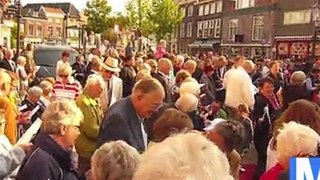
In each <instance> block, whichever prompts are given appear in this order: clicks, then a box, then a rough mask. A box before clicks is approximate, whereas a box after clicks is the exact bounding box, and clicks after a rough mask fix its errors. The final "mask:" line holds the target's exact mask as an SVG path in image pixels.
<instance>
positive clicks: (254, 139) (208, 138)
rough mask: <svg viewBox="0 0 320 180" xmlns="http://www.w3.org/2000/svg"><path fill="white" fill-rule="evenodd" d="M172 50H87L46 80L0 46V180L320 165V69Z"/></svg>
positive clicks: (207, 178)
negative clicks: (308, 160) (305, 162)
mask: <svg viewBox="0 0 320 180" xmlns="http://www.w3.org/2000/svg"><path fill="white" fill-rule="evenodd" d="M165 44H166V43H165V41H161V42H160V43H159V45H158V48H157V51H156V52H155V53H151V52H147V53H143V52H134V51H133V48H130V46H128V47H127V48H119V49H112V48H110V49H107V50H106V51H105V52H100V51H99V50H98V49H91V50H90V54H88V55H86V57H84V56H83V54H79V55H78V56H77V57H76V59H75V63H74V64H70V57H71V56H70V54H69V52H68V51H64V52H62V54H61V57H57V65H56V71H55V77H42V78H41V79H40V80H39V77H37V66H36V65H35V62H34V58H33V47H32V45H28V46H27V47H26V49H25V50H24V51H23V52H22V53H21V55H19V56H18V57H16V58H14V60H13V52H12V51H11V50H10V49H7V48H4V47H2V48H1V51H0V59H1V60H0V68H1V69H0V178H4V179H11V178H13V179H17V180H20V179H21V180H33V179H34V180H39V179H41V180H42V179H43V180H45V179H53V180H59V179H61V180H62V179H65V180H73V179H74V180H76V179H80V180H85V179H88V180H91V179H92V180H131V179H133V180H144V179H145V180H149V179H159V180H160V179H170V180H176V179H199V180H218V179H223V180H228V179H240V180H256V179H260V180H273V179H275V180H277V179H281V180H282V179H289V176H288V174H289V159H290V158H292V157H314V156H318V155H319V154H318V147H319V143H320V137H319V133H320V110H319V106H318V104H319V103H320V95H319V87H320V86H319V83H320V66H319V65H318V63H314V65H312V66H311V67H309V65H304V64H303V63H302V62H292V61H290V60H281V61H277V60H268V59H262V60H259V61H252V60H248V59H246V58H245V57H243V56H237V57H225V56H221V55H219V54H214V53H212V52H207V53H201V54H198V55H196V56H194V57H191V56H187V55H183V54H178V55H176V54H173V53H168V52H166V50H165V46H166V45H165ZM59 58H60V60H58V59H59ZM308 67H309V68H308ZM39 119H40V120H41V122H42V124H41V128H40V129H39V130H38V131H37V132H35V133H36V135H35V136H34V137H33V138H32V139H31V141H30V142H29V143H27V142H23V143H21V142H19V141H18V140H19V139H20V138H21V137H23V135H24V134H26V132H28V129H30V127H31V126H32V125H33V123H35V122H36V121H37V120H39Z"/></svg>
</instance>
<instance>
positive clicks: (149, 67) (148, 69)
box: [140, 63, 151, 71]
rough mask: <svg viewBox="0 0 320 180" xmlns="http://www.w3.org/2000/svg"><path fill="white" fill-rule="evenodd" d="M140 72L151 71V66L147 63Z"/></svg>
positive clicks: (142, 65)
mask: <svg viewBox="0 0 320 180" xmlns="http://www.w3.org/2000/svg"><path fill="white" fill-rule="evenodd" d="M140 70H147V71H151V66H150V65H149V64H147V63H142V64H141V66H140Z"/></svg>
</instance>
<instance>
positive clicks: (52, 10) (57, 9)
mask: <svg viewBox="0 0 320 180" xmlns="http://www.w3.org/2000/svg"><path fill="white" fill-rule="evenodd" d="M43 8H44V9H45V11H46V12H48V13H55V14H64V12H63V11H62V9H60V8H51V7H43Z"/></svg>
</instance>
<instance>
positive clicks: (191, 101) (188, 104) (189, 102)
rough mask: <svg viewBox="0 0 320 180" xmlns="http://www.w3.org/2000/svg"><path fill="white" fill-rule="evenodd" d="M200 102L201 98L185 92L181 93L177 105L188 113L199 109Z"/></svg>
mask: <svg viewBox="0 0 320 180" xmlns="http://www.w3.org/2000/svg"><path fill="white" fill-rule="evenodd" d="M198 103H199V99H198V98H197V97H196V96H195V95H194V94H190V93H184V94H181V95H180V97H179V99H178V100H177V102H176V103H175V105H176V107H177V108H178V109H179V110H180V111H182V112H185V113H188V112H191V111H193V110H195V109H197V106H198Z"/></svg>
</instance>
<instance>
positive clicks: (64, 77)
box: [59, 74, 69, 84]
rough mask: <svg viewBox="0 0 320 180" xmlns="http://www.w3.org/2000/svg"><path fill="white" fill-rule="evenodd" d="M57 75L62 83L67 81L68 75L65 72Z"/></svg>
mask: <svg viewBox="0 0 320 180" xmlns="http://www.w3.org/2000/svg"><path fill="white" fill-rule="evenodd" d="M59 77H60V79H61V81H62V83H63V84H66V83H68V82H69V75H67V74H60V75H59Z"/></svg>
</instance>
